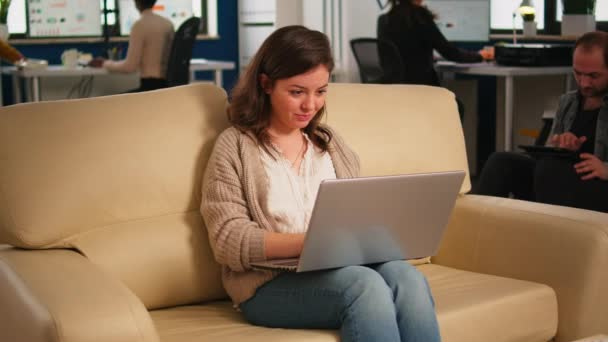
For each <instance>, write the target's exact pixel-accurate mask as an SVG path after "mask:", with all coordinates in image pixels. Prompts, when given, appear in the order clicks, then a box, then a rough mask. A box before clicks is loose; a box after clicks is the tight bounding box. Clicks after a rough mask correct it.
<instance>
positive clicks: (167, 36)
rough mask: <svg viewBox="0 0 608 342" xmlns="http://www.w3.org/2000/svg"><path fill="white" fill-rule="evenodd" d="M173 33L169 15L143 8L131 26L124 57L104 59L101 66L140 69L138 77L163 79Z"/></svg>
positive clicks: (123, 70)
mask: <svg viewBox="0 0 608 342" xmlns="http://www.w3.org/2000/svg"><path fill="white" fill-rule="evenodd" d="M173 34H174V30H173V24H172V23H171V21H169V19H167V18H164V17H162V16H160V15H158V14H156V13H154V12H152V10H151V9H146V10H144V11H142V12H141V18H139V19H138V20H137V21H136V22H135V24H133V27H132V28H131V36H130V37H129V50H128V51H127V58H126V59H124V60H122V61H109V60H108V61H105V62H104V63H103V67H104V68H106V69H108V70H110V71H116V72H125V73H130V72H136V71H139V73H140V76H141V78H162V79H164V78H166V73H167V62H168V60H169V53H170V50H171V43H172V42H173Z"/></svg>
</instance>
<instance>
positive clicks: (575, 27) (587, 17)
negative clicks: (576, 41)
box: [561, 0, 596, 36]
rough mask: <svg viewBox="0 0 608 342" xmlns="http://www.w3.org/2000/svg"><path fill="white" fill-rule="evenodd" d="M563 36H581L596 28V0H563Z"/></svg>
mask: <svg viewBox="0 0 608 342" xmlns="http://www.w3.org/2000/svg"><path fill="white" fill-rule="evenodd" d="M561 1H562V6H563V12H562V13H563V17H562V36H579V35H581V34H583V33H585V32H589V31H594V30H595V2H596V0H561Z"/></svg>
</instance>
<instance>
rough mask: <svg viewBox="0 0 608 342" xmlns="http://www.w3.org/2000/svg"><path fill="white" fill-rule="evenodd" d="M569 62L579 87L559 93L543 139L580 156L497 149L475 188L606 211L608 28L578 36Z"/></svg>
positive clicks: (480, 192)
mask: <svg viewBox="0 0 608 342" xmlns="http://www.w3.org/2000/svg"><path fill="white" fill-rule="evenodd" d="M572 67H573V71H574V78H575V79H576V83H577V85H578V90H576V91H573V92H570V93H567V94H565V95H563V96H562V97H561V99H560V102H559V107H558V109H557V114H556V116H555V121H554V123H553V128H552V134H551V136H550V138H549V141H548V143H549V144H550V145H553V146H556V147H561V148H565V149H568V150H571V151H575V152H577V154H578V155H579V157H580V160H579V161H569V160H567V159H557V158H550V157H547V158H541V159H539V160H536V159H533V158H531V157H528V156H527V155H524V154H520V153H513V152H497V153H494V154H492V155H491V156H490V158H489V159H488V161H487V162H486V165H485V167H484V168H483V170H482V172H481V175H480V178H479V182H478V184H477V187H476V189H475V191H474V193H476V194H480V195H491V196H500V197H506V196H509V195H512V196H513V197H515V198H518V199H523V200H531V201H533V200H535V201H538V202H542V203H549V204H557V205H564V206H570V207H577V208H583V209H591V210H597V211H603V212H608V33H606V32H599V31H597V32H589V33H586V34H584V35H583V36H581V37H580V38H579V39H578V40H577V41H576V44H575V48H574V55H573V63H572Z"/></svg>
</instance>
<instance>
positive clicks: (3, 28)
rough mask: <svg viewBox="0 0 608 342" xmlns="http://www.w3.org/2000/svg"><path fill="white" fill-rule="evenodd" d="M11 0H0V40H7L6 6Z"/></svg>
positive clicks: (7, 6)
mask: <svg viewBox="0 0 608 342" xmlns="http://www.w3.org/2000/svg"><path fill="white" fill-rule="evenodd" d="M10 5H11V0H0V40H4V41H7V40H8V34H9V33H8V25H7V19H8V8H9V6H10Z"/></svg>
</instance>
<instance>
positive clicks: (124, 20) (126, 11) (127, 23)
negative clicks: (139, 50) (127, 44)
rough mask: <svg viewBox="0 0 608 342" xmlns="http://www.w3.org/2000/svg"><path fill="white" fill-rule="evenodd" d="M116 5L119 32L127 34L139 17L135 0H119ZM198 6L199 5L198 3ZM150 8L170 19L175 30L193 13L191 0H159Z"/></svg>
mask: <svg viewBox="0 0 608 342" xmlns="http://www.w3.org/2000/svg"><path fill="white" fill-rule="evenodd" d="M199 2H200V1H199ZM118 6H119V7H118V9H119V11H120V12H119V22H120V34H121V35H123V36H127V35H129V33H130V32H131V28H132V27H133V24H135V21H137V19H139V16H140V14H139V11H138V10H137V8H135V2H134V1H133V0H120V2H119V3H118ZM198 7H200V5H199V6H198ZM152 10H153V11H154V13H157V14H159V15H162V16H163V17H165V18H167V19H169V20H171V22H172V23H173V28H174V29H175V30H177V28H178V27H179V26H180V25H181V24H182V23H183V22H184V21H186V19H188V18H190V17H192V16H193V15H194V13H193V0H164V1H163V0H159V1H157V2H156V4H155V5H154V7H153V8H152Z"/></svg>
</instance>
